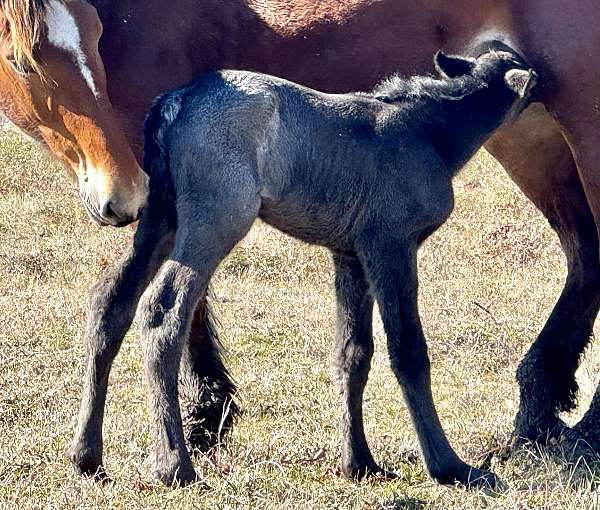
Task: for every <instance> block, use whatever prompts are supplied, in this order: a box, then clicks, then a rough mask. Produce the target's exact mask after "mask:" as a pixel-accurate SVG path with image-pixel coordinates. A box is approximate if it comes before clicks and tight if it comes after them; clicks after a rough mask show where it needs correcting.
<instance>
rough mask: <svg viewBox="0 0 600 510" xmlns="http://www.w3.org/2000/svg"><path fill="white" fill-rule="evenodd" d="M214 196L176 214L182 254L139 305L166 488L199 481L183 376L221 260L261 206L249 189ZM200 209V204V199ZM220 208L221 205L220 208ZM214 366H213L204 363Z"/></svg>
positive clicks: (159, 470)
mask: <svg viewBox="0 0 600 510" xmlns="http://www.w3.org/2000/svg"><path fill="white" fill-rule="evenodd" d="M236 184H239V189H238V190H237V192H236V191H233V192H230V193H228V191H229V190H226V189H225V190H222V189H208V188H209V185H208V184H207V185H206V188H207V189H206V190H205V191H206V196H207V197H210V199H208V200H207V201H203V202H204V203H202V206H201V207H203V208H204V209H201V207H199V206H194V203H193V202H194V201H190V202H188V201H183V203H182V204H178V206H177V218H178V221H177V224H178V226H177V234H176V238H175V247H174V249H173V252H172V253H171V255H170V257H169V259H168V260H167V262H165V263H164V264H163V267H162V268H161V270H160V271H159V273H158V275H157V276H156V278H155V280H154V282H153V284H152V285H151V287H150V288H149V289H148V291H147V292H146V293H145V294H144V297H143V298H142V303H141V304H140V323H141V328H142V333H141V335H142V345H143V346H144V369H145V374H146V379H147V383H148V394H149V397H148V402H149V407H150V414H151V418H152V424H153V428H154V433H155V453H154V474H155V476H156V477H157V478H158V479H159V480H161V481H162V482H163V483H165V484H168V485H170V484H174V483H182V484H186V483H189V482H192V481H194V480H195V478H196V475H195V472H194V468H193V465H192V462H191V459H190V456H189V453H188V451H187V448H186V445H185V439H184V432H183V423H182V416H181V412H180V406H179V401H178V397H179V380H178V379H179V377H178V376H179V368H180V363H181V357H182V354H183V350H184V346H185V342H186V339H187V338H188V336H189V332H190V327H191V324H192V318H193V314H194V310H195V309H196V307H197V305H198V302H199V300H200V299H201V298H202V296H203V295H204V294H205V292H206V289H207V286H208V283H209V280H210V278H211V276H212V274H213V272H214V270H215V269H216V268H217V266H218V264H219V263H220V262H221V260H222V259H223V258H224V257H225V256H226V255H227V254H228V253H229V251H230V250H231V249H232V248H233V247H234V246H235V244H236V243H237V242H239V241H240V240H241V239H242V238H243V237H244V236H245V235H246V233H247V232H248V230H250V227H251V226H252V223H253V221H254V219H255V218H256V216H257V214H258V209H259V205H260V204H259V200H258V197H257V195H256V192H255V191H253V190H252V188H251V185H250V184H249V183H243V182H242V183H236ZM199 201H201V200H200V199H199ZM217 204H218V205H217ZM205 362H209V360H207V361H205Z"/></svg>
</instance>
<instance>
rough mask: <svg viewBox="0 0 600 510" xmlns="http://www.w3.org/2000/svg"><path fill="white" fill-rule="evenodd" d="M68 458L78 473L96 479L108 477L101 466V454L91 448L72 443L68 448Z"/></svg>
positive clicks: (100, 479)
mask: <svg viewBox="0 0 600 510" xmlns="http://www.w3.org/2000/svg"><path fill="white" fill-rule="evenodd" d="M69 459H70V460H71V464H72V465H73V468H74V469H75V472H76V473H77V474H78V475H81V476H87V477H90V478H93V479H94V480H96V481H105V480H107V479H108V477H107V476H106V471H105V470H104V467H103V466H102V455H100V454H98V453H97V452H95V451H93V450H92V449H90V448H86V447H82V446H80V445H74V446H72V447H71V448H70V449H69Z"/></svg>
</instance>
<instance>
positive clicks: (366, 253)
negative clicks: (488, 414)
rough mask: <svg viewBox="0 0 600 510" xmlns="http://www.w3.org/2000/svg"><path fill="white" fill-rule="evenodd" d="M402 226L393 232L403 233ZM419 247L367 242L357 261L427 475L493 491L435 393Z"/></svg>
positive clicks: (492, 479)
mask: <svg viewBox="0 0 600 510" xmlns="http://www.w3.org/2000/svg"><path fill="white" fill-rule="evenodd" d="M401 229H402V225H400V226H399V227H398V229H397V230H396V229H393V230H392V232H396V231H398V232H399V231H401ZM416 252H417V245H416V243H414V242H409V241H407V240H404V239H399V240H394V239H393V238H392V237H391V235H390V236H389V237H387V238H381V237H380V238H377V239H366V240H365V242H364V243H362V246H361V247H360V248H359V257H360V259H361V261H362V262H363V264H364V267H365V273H366V275H367V278H368V280H369V282H370V284H371V286H372V288H373V293H374V294H375V297H376V299H377V302H378V304H379V308H380V311H381V318H382V320H383V325H384V328H385V332H386V335H387V339H388V350H389V355H390V361H391V365H392V370H393V371H394V374H395V375H396V378H397V379H398V382H399V383H400V386H401V388H402V392H403V394H404V399H405V400H406V403H407V405H408V409H409V412H410V415H411V418H412V422H413V424H414V426H415V429H416V431H417V435H418V438H419V443H420V446H421V451H422V454H423V458H424V461H425V465H426V467H427V471H428V472H429V474H430V475H431V477H432V478H434V479H435V480H436V481H438V482H440V483H444V484H451V483H456V482H459V483H461V484H464V485H467V486H495V484H496V482H497V480H496V477H495V475H494V474H492V473H490V472H487V471H483V470H480V469H477V468H474V467H471V466H469V465H468V464H466V463H465V462H463V461H462V460H461V459H460V458H459V457H458V455H457V454H456V453H455V452H454V450H453V449H452V447H451V446H450V443H449V442H448V439H447V438H446V435H445V434H444V431H443V429H442V425H441V423H440V420H439V418H438V415H437V412H436V409H435V406H434V403H433V396H432V393H431V378H430V363H429V357H428V354H427V345H426V342H425V336H424V334H423V330H422V327H421V321H420V318H419V312H418V305H417V287H418V280H417V260H416Z"/></svg>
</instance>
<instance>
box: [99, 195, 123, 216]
mask: <svg viewBox="0 0 600 510" xmlns="http://www.w3.org/2000/svg"><path fill="white" fill-rule="evenodd" d="M100 215H101V216H102V217H103V218H104V219H107V220H109V219H117V220H118V219H119V215H118V214H117V213H116V212H115V211H114V210H113V204H112V202H111V201H110V200H107V201H106V202H105V203H104V205H103V206H102V210H101V211H100Z"/></svg>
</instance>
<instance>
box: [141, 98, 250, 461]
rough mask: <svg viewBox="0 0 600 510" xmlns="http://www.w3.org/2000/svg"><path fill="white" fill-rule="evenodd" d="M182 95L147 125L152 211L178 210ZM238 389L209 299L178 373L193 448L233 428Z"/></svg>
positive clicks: (158, 106) (154, 111)
mask: <svg viewBox="0 0 600 510" xmlns="http://www.w3.org/2000/svg"><path fill="white" fill-rule="evenodd" d="M181 101H182V94H181V93H180V92H179V91H178V92H173V93H167V94H163V95H162V96H159V97H158V98H157V99H156V100H155V101H154V104H153V105H152V107H151V108H150V111H149V112H148V115H147V116H146V121H145V123H144V168H145V170H146V172H148V175H149V176H150V201H149V207H153V206H157V205H158V206H159V207H161V209H162V210H164V211H165V214H169V212H168V211H174V207H173V206H174V200H175V194H174V190H173V187H172V180H171V176H170V168H169V153H168V149H167V143H166V140H165V136H166V134H167V132H168V129H169V127H170V126H171V124H172V123H173V122H174V121H175V119H176V118H177V114H178V113H179V110H180V108H181ZM236 390H237V388H236V386H235V383H234V382H233V380H232V378H231V376H230V375H229V372H228V370H227V367H226V366H225V363H224V361H223V347H222V344H221V342H220V340H219V338H218V336H217V332H216V329H215V326H214V320H213V312H212V309H211V306H210V303H209V301H208V298H207V297H206V296H205V297H203V298H202V299H201V300H200V302H199V303H198V306H197V308H196V311H195V313H194V319H193V322H192V329H191V331H190V338H189V339H188V343H187V345H186V348H185V349H184V355H183V359H182V363H181V368H180V371H179V402H180V406H181V414H182V420H183V427H184V431H185V434H186V439H187V441H188V443H189V446H190V447H191V448H192V449H195V448H197V449H199V450H201V451H207V450H208V449H210V448H211V447H213V446H214V445H215V444H217V443H218V442H219V441H220V440H221V437H222V436H223V435H224V434H226V433H227V432H229V431H230V430H231V428H232V427H233V424H234V422H235V419H236V418H237V417H238V416H239V414H240V409H239V407H238V405H237V404H236V402H235V401H234V397H235V394H236Z"/></svg>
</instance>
